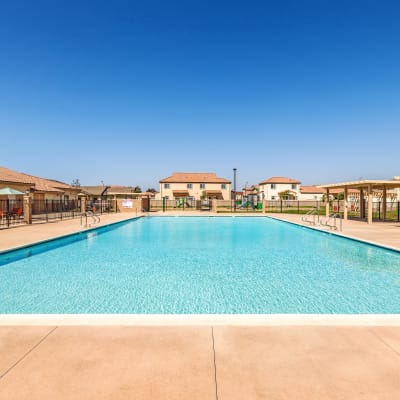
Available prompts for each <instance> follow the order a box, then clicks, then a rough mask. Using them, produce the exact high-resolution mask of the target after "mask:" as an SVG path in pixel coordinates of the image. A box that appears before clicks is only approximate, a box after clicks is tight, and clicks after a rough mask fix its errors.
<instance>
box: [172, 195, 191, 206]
mask: <svg viewBox="0 0 400 400" xmlns="http://www.w3.org/2000/svg"><path fill="white" fill-rule="evenodd" d="M180 207H183V208H185V207H192V205H191V204H190V203H189V202H188V201H187V200H186V198H185V197H181V198H179V199H178V200H177V201H176V208H180Z"/></svg>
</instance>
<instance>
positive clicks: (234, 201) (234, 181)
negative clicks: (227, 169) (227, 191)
mask: <svg viewBox="0 0 400 400" xmlns="http://www.w3.org/2000/svg"><path fill="white" fill-rule="evenodd" d="M233 210H234V212H236V168H233Z"/></svg>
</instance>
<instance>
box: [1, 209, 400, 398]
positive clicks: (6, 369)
mask: <svg viewBox="0 0 400 400" xmlns="http://www.w3.org/2000/svg"><path fill="white" fill-rule="evenodd" d="M152 215H159V213H157V214H156V213H155V214H152ZM166 215H167V216H168V215H178V214H172V213H167V214H166ZM183 215H206V214H204V213H200V214H194V213H190V214H188V213H185V214H183ZM211 215H212V214H211ZM236 215H237V216H239V215H240V214H236ZM134 216H135V215H134V214H109V215H105V216H103V217H102V224H108V223H112V222H117V221H120V220H124V219H128V218H132V217H134ZM270 216H272V217H278V218H280V219H284V220H287V221H290V222H295V223H301V216H298V215H287V214H281V215H277V214H271V215H270ZM79 231H80V226H79V221H78V220H76V219H75V220H69V221H62V222H57V223H51V224H43V225H32V226H24V227H18V228H15V229H10V230H2V231H0V250H6V249H9V248H14V247H19V246H23V245H26V244H31V243H33V242H37V241H42V240H46V239H50V238H54V237H58V236H61V235H65V234H68V233H75V232H79ZM342 234H344V235H349V236H350V237H354V238H358V239H361V240H367V241H370V242H374V243H377V244H381V245H385V246H389V247H392V248H397V249H400V246H399V244H400V224H398V223H397V224H396V223H394V224H389V223H384V224H379V223H377V224H373V225H372V226H368V225H367V224H366V223H365V222H357V221H348V222H345V223H344V225H343V232H342ZM335 317H336V321H333V322H332V318H331V319H329V318H328V319H326V320H324V319H323V318H326V316H313V317H310V318H309V319H308V320H307V317H305V316H299V315H298V316H294V317H293V319H292V320H291V321H290V320H289V319H287V318H286V320H285V321H284V319H285V318H284V319H282V320H281V321H279V318H276V317H275V323H271V324H262V323H261V322H262V321H261V322H260V321H258V322H257V321H253V323H251V317H250V318H249V319H248V320H247V321H246V320H245V318H244V320H242V321H236V322H235V321H234V318H232V319H230V317H229V316H225V319H220V320H218V318H214V319H213V318H211V319H210V320H205V321H203V323H200V322H199V320H197V321H196V318H193V319H191V320H190V319H189V320H188V319H185V320H184V321H183V322H184V323H183V322H182V321H181V322H179V321H175V323H172V324H171V321H169V322H168V323H165V324H164V323H163V321H162V317H160V318H159V319H158V321H157V317H156V319H155V320H153V321H152V322H151V323H150V322H147V323H148V325H149V326H145V325H146V322H145V321H144V322H143V321H142V323H138V322H136V323H133V325H134V326H129V325H132V324H129V323H128V322H127V321H125V322H124V321H123V319H120V320H119V321H118V320H116V321H114V326H107V325H109V323H111V322H112V321H111V322H110V321H109V320H110V319H112V318H109V319H108V317H107V316H102V317H99V319H97V321H95V322H94V323H92V324H91V325H92V326H89V325H90V324H89V323H88V321H84V320H83V321H81V322H79V319H76V320H74V319H73V317H68V316H65V317H64V318H63V317H62V316H61V317H60V318H61V319H60V320H57V319H56V318H51V316H50V317H49V316H44V317H43V319H41V318H40V316H28V317H26V318H28V319H29V318H30V319H31V321H28V320H26V326H24V321H23V318H22V319H21V318H19V319H18V316H17V317H16V320H14V321H13V320H12V316H0V325H2V326H0V399H3V398H4V399H10V400H11V399H16V400H20V399H22V400H23V399H29V400H31V399H33V400H34V399H41V400H42V399H60V400H64V399H85V400H86V399H96V400H97V399H156V400H158V399H185V400H186V399H217V400H221V399H224V400H225V399H229V400H231V399H233V400H235V399H240V400H242V399H243V400H247V399H249V400H252V399H274V400H275V399H276V400H278V399H279V400H281V399H282V400H284V399H285V400H286V399H296V400H303V399H304V400H305V399H307V400H309V399H317V400H324V399H327V400H330V399H332V400H339V399H340V400H347V399H349V400H350V399H351V400H353V399H367V400H370V399H371V400H372V399H373V400H381V399H382V400H393V399H397V398H400V327H398V326H395V325H398V322H399V320H398V316H383V320H384V321H383V320H380V321H379V318H378V320H375V321H374V319H373V318H374V317H370V318H369V319H368V318H366V319H365V320H364V321H362V318H358V320H357V318H354V320H352V316H345V317H344V320H342V321H341V322H340V318H339V317H338V316H335ZM91 318H94V319H95V318H96V317H93V316H91ZM101 318H105V319H103V320H102V319H101ZM189 318H190V317H189ZM258 318H260V317H258ZM261 318H262V317H261ZM302 318H303V319H302ZM371 318H372V319H371ZM390 318H393V319H392V320H391V319H390ZM68 319H70V321H69V322H70V323H71V324H72V325H71V326H67V325H69V324H68ZM255 319H257V317H256V318H255ZM313 320H314V323H313V322H312V321H313ZM35 322H36V324H35ZM383 322H384V323H383ZM28 324H30V326H28ZM38 324H39V325H38ZM115 324H117V325H115ZM33 325H37V326H33ZM82 325H87V326H82ZM165 325H167V326H165ZM379 325H385V326H379ZM391 325H392V326H391Z"/></svg>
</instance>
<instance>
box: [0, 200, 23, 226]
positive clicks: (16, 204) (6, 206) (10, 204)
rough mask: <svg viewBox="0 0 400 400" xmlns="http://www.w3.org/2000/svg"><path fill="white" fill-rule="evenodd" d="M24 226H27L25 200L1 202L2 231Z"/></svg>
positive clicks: (0, 218) (0, 219) (0, 223)
mask: <svg viewBox="0 0 400 400" xmlns="http://www.w3.org/2000/svg"><path fill="white" fill-rule="evenodd" d="M23 224H25V220H24V203H23V200H22V199H19V200H16V199H4V200H0V229H3V228H10V227H13V226H17V225H23Z"/></svg>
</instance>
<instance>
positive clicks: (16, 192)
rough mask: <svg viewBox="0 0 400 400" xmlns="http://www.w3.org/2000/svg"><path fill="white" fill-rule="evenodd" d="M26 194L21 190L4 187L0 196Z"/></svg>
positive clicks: (0, 190) (0, 191)
mask: <svg viewBox="0 0 400 400" xmlns="http://www.w3.org/2000/svg"><path fill="white" fill-rule="evenodd" d="M21 194H24V193H23V192H20V191H19V190H15V189H12V188H9V187H6V188H2V189H0V196H1V195H3V196H16V195H21Z"/></svg>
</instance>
